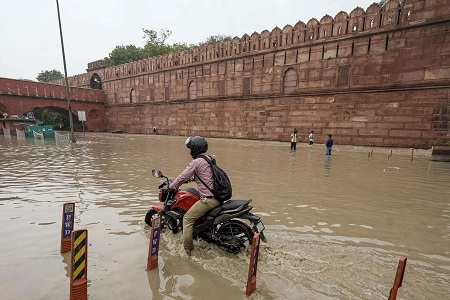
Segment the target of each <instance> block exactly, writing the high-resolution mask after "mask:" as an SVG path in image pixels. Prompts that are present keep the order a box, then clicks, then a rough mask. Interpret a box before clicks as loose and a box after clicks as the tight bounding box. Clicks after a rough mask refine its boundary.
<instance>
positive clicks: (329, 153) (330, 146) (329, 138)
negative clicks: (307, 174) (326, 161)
mask: <svg viewBox="0 0 450 300" xmlns="http://www.w3.org/2000/svg"><path fill="white" fill-rule="evenodd" d="M325 146H326V147H327V152H326V155H331V148H332V147H333V139H332V138H331V134H329V135H328V140H327V142H326V144H325Z"/></svg>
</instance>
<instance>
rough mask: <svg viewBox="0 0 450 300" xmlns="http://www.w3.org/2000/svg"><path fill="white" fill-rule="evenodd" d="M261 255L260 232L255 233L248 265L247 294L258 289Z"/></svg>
mask: <svg viewBox="0 0 450 300" xmlns="http://www.w3.org/2000/svg"><path fill="white" fill-rule="evenodd" d="M258 257H259V233H255V235H254V236H253V242H252V251H251V256H250V264H249V267H248V278H247V290H246V291H245V294H246V295H247V296H250V295H251V294H252V293H253V292H254V291H255V290H256V271H257V269H258Z"/></svg>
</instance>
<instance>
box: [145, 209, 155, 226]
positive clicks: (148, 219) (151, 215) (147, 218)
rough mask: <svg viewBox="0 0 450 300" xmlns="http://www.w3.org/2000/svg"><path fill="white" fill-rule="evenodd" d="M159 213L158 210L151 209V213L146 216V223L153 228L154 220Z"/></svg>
mask: <svg viewBox="0 0 450 300" xmlns="http://www.w3.org/2000/svg"><path fill="white" fill-rule="evenodd" d="M157 213H158V212H157V211H156V210H154V209H153V208H151V209H149V211H148V212H147V214H146V215H145V219H144V221H145V223H146V224H147V225H148V226H150V227H152V218H153V216H154V215H156V214H157Z"/></svg>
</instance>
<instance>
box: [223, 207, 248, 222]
mask: <svg viewBox="0 0 450 300" xmlns="http://www.w3.org/2000/svg"><path fill="white" fill-rule="evenodd" d="M251 209H252V207H251V206H248V207H246V208H245V209H244V210H242V211H233V213H231V211H228V212H226V213H224V212H221V213H220V215H218V216H217V217H216V219H215V220H214V225H217V224H220V223H223V222H225V221H228V220H231V219H233V218H239V219H242V217H241V216H242V215H245V214H247V213H248V212H249V211H250V210H251Z"/></svg>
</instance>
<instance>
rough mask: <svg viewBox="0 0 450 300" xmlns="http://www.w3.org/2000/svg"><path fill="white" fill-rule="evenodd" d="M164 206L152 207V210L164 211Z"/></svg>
mask: <svg viewBox="0 0 450 300" xmlns="http://www.w3.org/2000/svg"><path fill="white" fill-rule="evenodd" d="M163 207H164V205H152V209H154V210H156V211H158V212H159V211H161V210H162V209H163Z"/></svg>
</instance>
